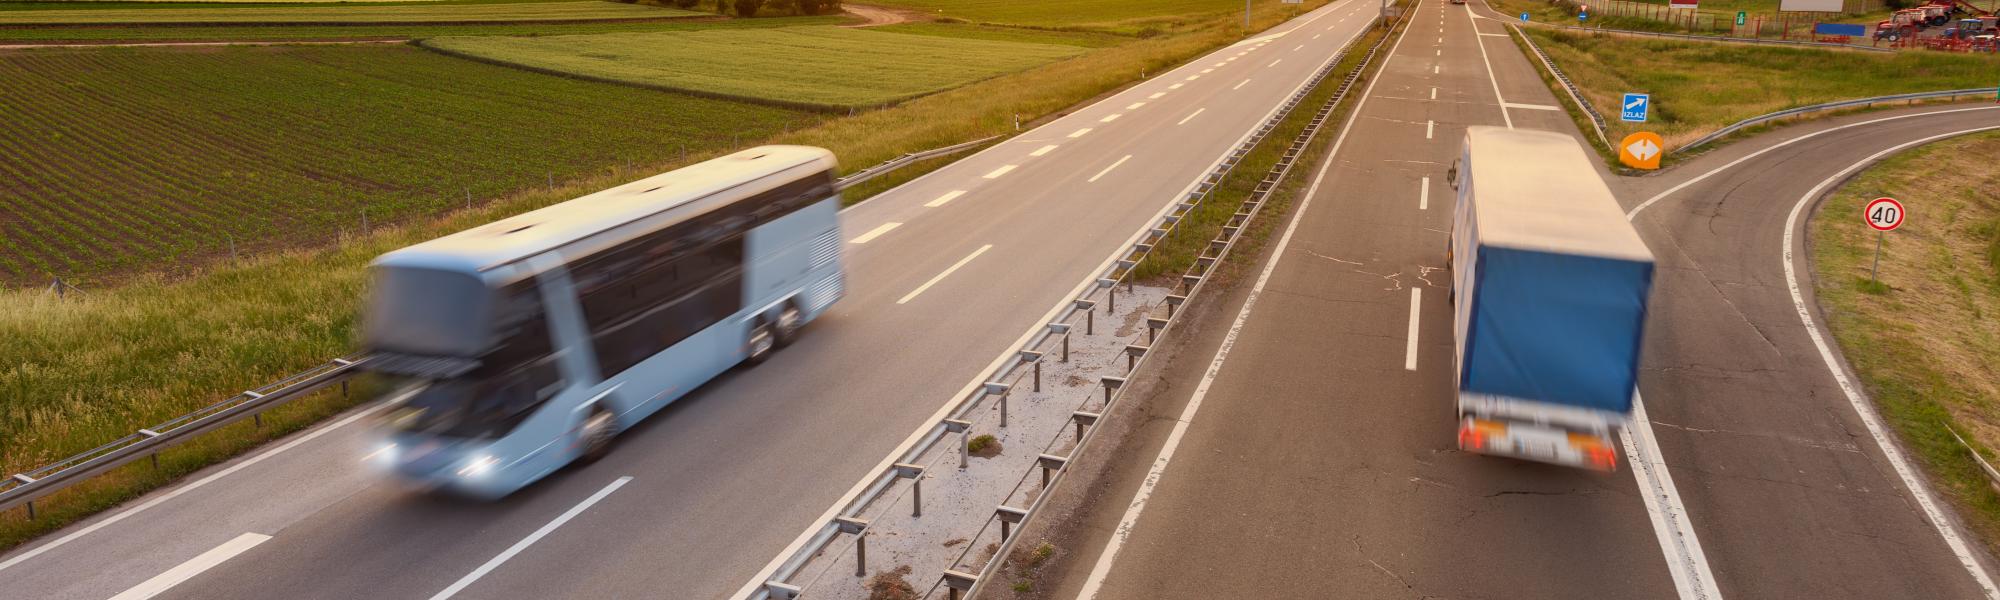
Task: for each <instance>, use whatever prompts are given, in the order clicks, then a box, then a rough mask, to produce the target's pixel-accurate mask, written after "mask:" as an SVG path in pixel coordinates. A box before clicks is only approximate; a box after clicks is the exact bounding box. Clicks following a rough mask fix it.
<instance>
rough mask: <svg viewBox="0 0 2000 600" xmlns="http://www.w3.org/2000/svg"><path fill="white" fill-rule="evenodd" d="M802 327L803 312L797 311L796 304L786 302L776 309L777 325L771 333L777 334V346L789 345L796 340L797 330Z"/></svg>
mask: <svg viewBox="0 0 2000 600" xmlns="http://www.w3.org/2000/svg"><path fill="white" fill-rule="evenodd" d="M804 327H805V314H803V313H800V312H799V307H798V306H797V305H794V304H792V303H791V302H786V303H785V308H783V309H781V310H779V311H778V327H777V329H776V330H775V331H773V332H772V333H773V334H775V335H776V336H777V338H778V339H777V342H778V346H779V347H784V346H790V345H792V342H795V341H798V339H799V330H800V329H803V328H804Z"/></svg>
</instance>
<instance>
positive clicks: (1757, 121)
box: [1669, 87, 2000, 153]
mask: <svg viewBox="0 0 2000 600" xmlns="http://www.w3.org/2000/svg"><path fill="white" fill-rule="evenodd" d="M1996 94H2000V88H1990V87H1989V88H1973V89H1966V90H1945V91H1940V92H1917V93H1913V94H1895V95H1890V96H1876V97H1873V98H1860V99H1856V100H1842V101H1839V102H1828V103H1825V104H1814V105H1812V106H1801V107H1798V108H1793V109H1787V110H1781V111H1778V112H1774V113H1770V114H1766V115H1760V116H1755V117H1750V118H1748V119H1744V120H1741V121H1737V122H1735V123H1732V124H1730V125H1729V126H1728V127H1724V128H1722V129H1717V130H1715V132H1713V133H1710V134H1708V135H1705V136H1701V139H1697V140H1695V141H1692V142H1688V143H1686V144H1682V145H1681V146H1680V147H1678V148H1674V149H1673V150H1670V151H1669V152H1671V153H1681V152H1687V151H1689V150H1693V149H1695V148H1699V147H1701V146H1702V145H1703V144H1707V143H1709V142H1713V141H1715V140H1719V139H1722V138H1724V137H1727V136H1728V135H1729V134H1732V133H1736V132H1737V131H1738V130H1741V129H1743V128H1746V127H1754V126H1757V125H1761V124H1763V123H1767V122H1770V121H1775V120H1778V119H1783V118H1786V117H1791V116H1797V115H1802V114H1805V113H1810V112H1818V111H1822V110H1840V109H1844V108H1861V107H1868V106H1873V105H1876V104H1881V103H1884V102H1916V101H1918V100H1935V99H1938V98H1944V99H1952V98H1957V97H1959V96H1980V95H1986V96H1992V95H1996Z"/></svg>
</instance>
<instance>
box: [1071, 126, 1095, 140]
mask: <svg viewBox="0 0 2000 600" xmlns="http://www.w3.org/2000/svg"><path fill="white" fill-rule="evenodd" d="M1086 133H1090V128H1089V127H1085V128H1083V129H1078V130H1076V131H1073V132H1070V134H1069V137H1071V138H1080V137H1083V134H1086Z"/></svg>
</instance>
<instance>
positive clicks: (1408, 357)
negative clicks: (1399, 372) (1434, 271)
mask: <svg viewBox="0 0 2000 600" xmlns="http://www.w3.org/2000/svg"><path fill="white" fill-rule="evenodd" d="M1423 298H1424V288H1420V287H1413V288H1410V333H1409V334H1408V337H1407V338H1406V339H1408V340H1409V342H1408V343H1406V344H1405V345H1404V347H1403V370H1405V371H1415V370H1417V320H1418V315H1421V314H1423V313H1422V312H1421V311H1419V310H1417V309H1418V305H1420V304H1422V302H1423Z"/></svg>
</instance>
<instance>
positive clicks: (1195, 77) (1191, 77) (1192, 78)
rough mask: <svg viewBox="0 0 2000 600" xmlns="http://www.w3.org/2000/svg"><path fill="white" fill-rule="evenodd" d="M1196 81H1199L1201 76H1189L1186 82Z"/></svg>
mask: <svg viewBox="0 0 2000 600" xmlns="http://www.w3.org/2000/svg"><path fill="white" fill-rule="evenodd" d="M1196 79H1201V76H1200V75H1189V76H1187V80H1188V81H1194V80H1196Z"/></svg>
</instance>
